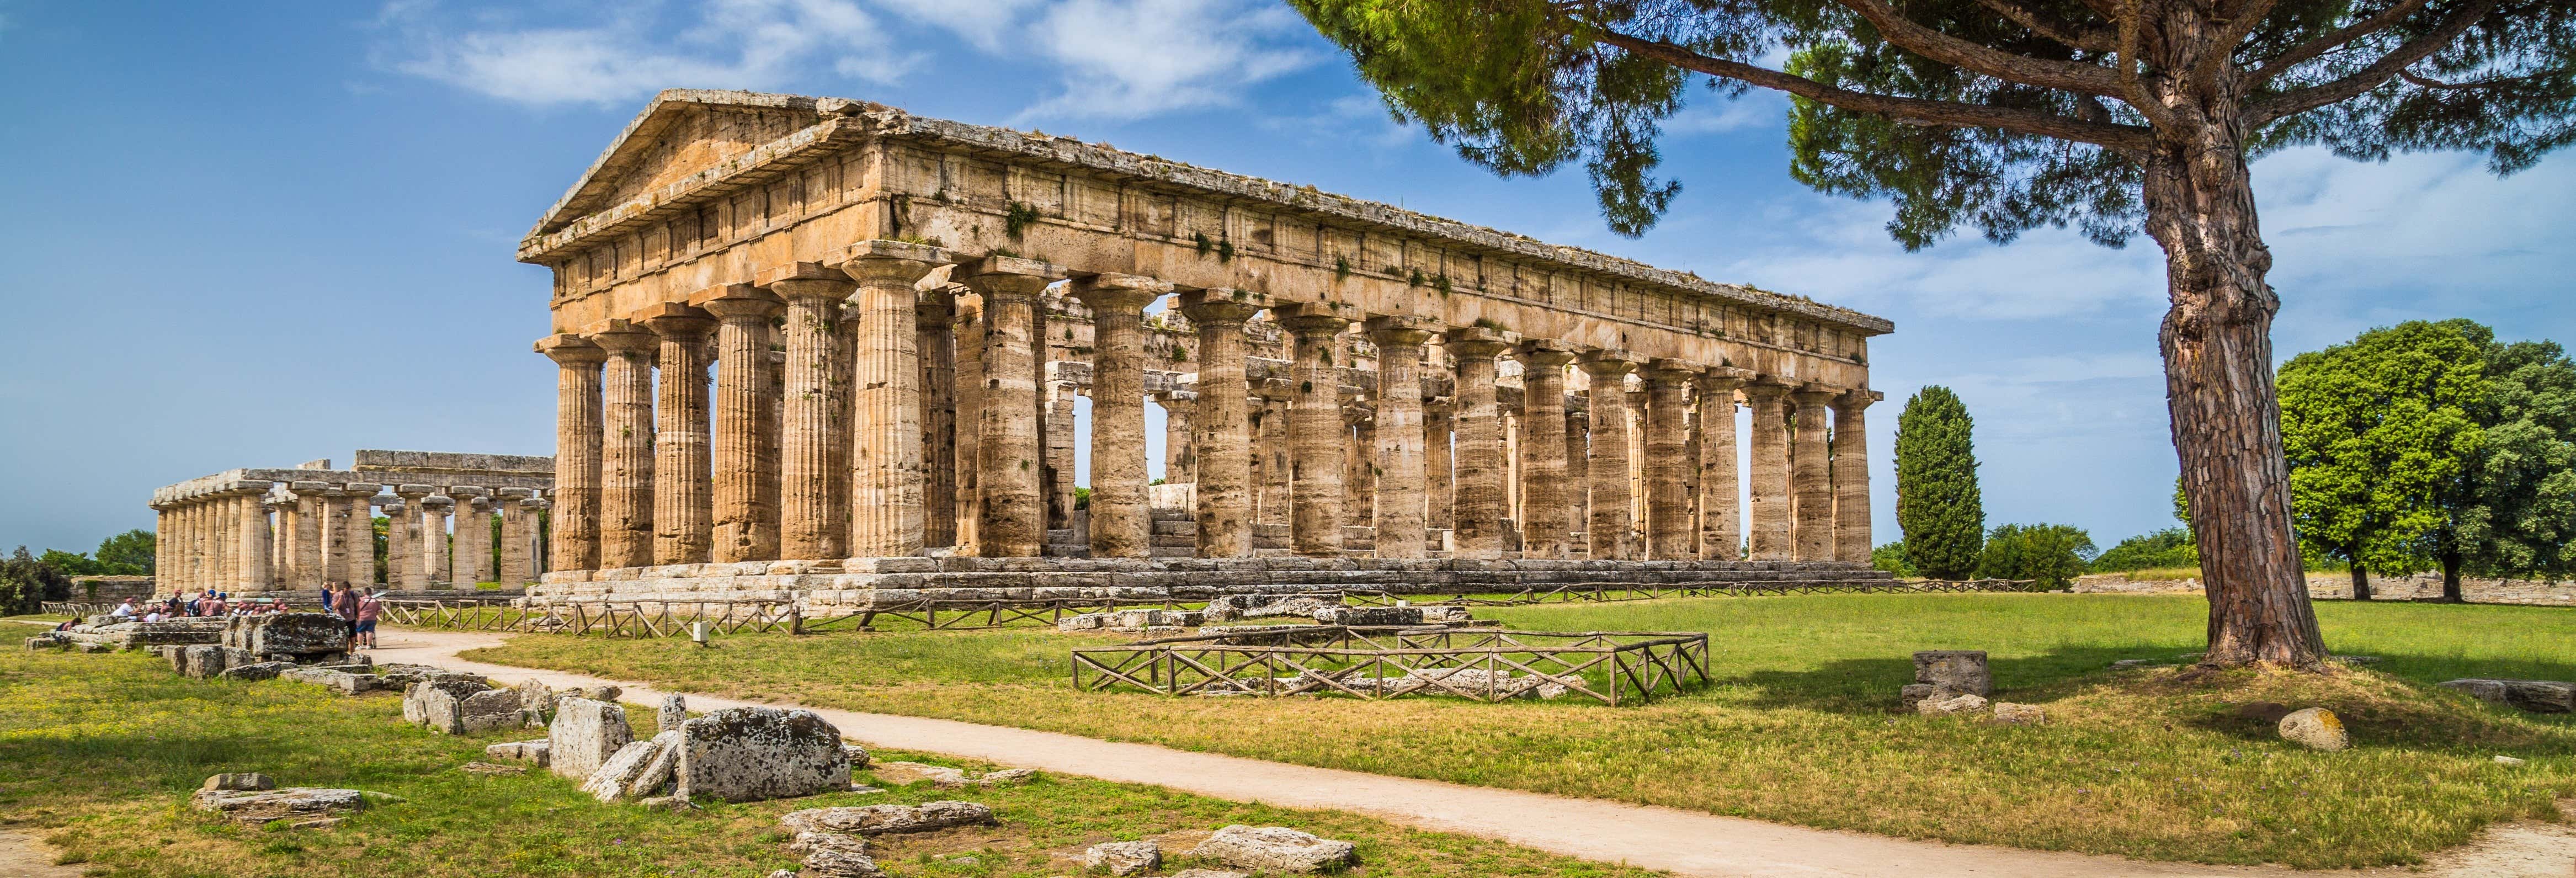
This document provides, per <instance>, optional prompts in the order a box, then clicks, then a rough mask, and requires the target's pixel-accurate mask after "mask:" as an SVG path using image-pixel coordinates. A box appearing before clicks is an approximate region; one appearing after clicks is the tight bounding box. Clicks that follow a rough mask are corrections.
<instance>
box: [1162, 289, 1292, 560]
mask: <svg viewBox="0 0 2576 878" xmlns="http://www.w3.org/2000/svg"><path fill="white" fill-rule="evenodd" d="M1180 301H1181V316H1184V317H1187V318H1189V320H1190V324H1191V325H1192V326H1194V327H1197V329H1198V336H1199V383H1198V393H1199V410H1198V412H1197V413H1196V415H1195V417H1194V418H1193V420H1192V422H1191V428H1192V429H1193V430H1195V431H1196V433H1197V435H1196V436H1194V437H1193V440H1194V441H1193V442H1192V444H1193V445H1195V446H1197V448H1198V487H1197V489H1196V492H1195V493H1196V496H1197V501H1196V503H1197V506H1198V509H1197V518H1198V554H1199V557H1202V558H1240V557H1244V556H1247V555H1250V554H1252V526H1251V525H1252V497H1251V493H1250V491H1251V488H1252V484H1251V481H1252V457H1251V451H1252V435H1251V416H1250V414H1249V412H1248V409H1249V408H1250V403H1251V388H1250V386H1249V385H1247V384H1246V382H1245V376H1244V342H1243V323H1244V321H1246V320H1249V319H1251V318H1252V315H1254V314H1256V313H1259V312H1261V311H1262V310H1263V309H1266V308H1268V307H1270V298H1269V297H1268V296H1265V295H1262V294H1260V293H1255V292H1252V291H1250V290H1235V289H1209V290H1189V291H1186V292H1183V293H1182V294H1181V300H1180Z"/></svg>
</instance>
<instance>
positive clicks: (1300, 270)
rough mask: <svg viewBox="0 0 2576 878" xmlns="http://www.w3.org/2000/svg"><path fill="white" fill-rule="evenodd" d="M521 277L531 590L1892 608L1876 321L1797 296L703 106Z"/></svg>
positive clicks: (1176, 183) (990, 134) (1002, 151)
mask: <svg viewBox="0 0 2576 878" xmlns="http://www.w3.org/2000/svg"><path fill="white" fill-rule="evenodd" d="M519 258H520V260H521V261H524V262H530V263H535V264H540V265H544V266H547V267H548V268H550V269H552V271H553V274H554V289H553V296H552V301H551V302H550V306H551V308H552V311H553V334H551V335H549V336H547V337H545V338H543V339H541V340H539V341H538V342H537V344H536V349H537V350H538V352H540V353H542V354H544V355H546V356H547V357H549V358H551V359H552V360H553V361H554V362H555V363H556V364H557V365H558V384H557V387H558V392H559V396H558V410H557V424H558V430H559V432H558V437H557V441H558V446H557V457H556V459H557V461H558V462H559V466H558V467H557V471H556V488H555V490H554V491H553V492H552V496H553V499H554V513H553V515H554V517H553V532H552V533H553V539H552V542H551V545H550V547H549V548H550V552H551V556H552V557H551V561H550V567H551V568H552V570H553V572H550V573H548V574H546V575H545V577H544V584H542V585H540V586H538V587H537V588H536V589H533V590H532V591H531V594H532V595H533V596H539V597H545V596H554V597H579V596H601V595H633V596H646V595H668V594H699V595H703V594H706V593H710V592H719V593H744V592H759V593H764V594H772V595H792V596H794V597H796V598H797V599H800V600H806V601H808V602H810V603H814V604H819V605H835V604H850V603H862V602H866V601H869V600H873V599H875V598H874V597H872V595H873V594H874V593H875V592H877V591H880V590H889V589H893V590H904V589H923V588H936V587H941V586H970V585H990V586H996V587H1004V586H1007V587H1011V588H1020V589H1023V590H1026V589H1029V588H1036V589H1041V590H1043V589H1046V588H1087V587H1120V588H1123V587H1138V588H1152V587H1165V586H1173V585H1180V584H1198V585H1212V586H1219V587H1233V586H1241V587H1283V588H1284V587H1290V586H1296V585H1301V584H1318V583H1325V582H1336V581H1338V582H1354V581H1367V582H1375V583H1381V584H1392V585H1405V584H1411V583H1417V582H1433V581H1437V582H1446V583H1454V584H1458V585H1459V586H1460V587H1462V588H1463V587H1467V586H1470V585H1472V586H1475V587H1478V588H1483V587H1488V586H1494V585H1504V584H1510V583H1513V582H1527V581H1533V580H1531V579H1530V578H1529V577H1530V576H1534V575H1538V573H1539V572H1544V573H1545V575H1547V576H1556V577H1559V580H1558V581H1562V577H1564V576H1575V575H1589V576H1596V577H1610V578H1613V579H1617V578H1625V579H1626V581H1655V582H1684V581H1692V582H1696V581H1710V582H1717V581H1727V580H1730V579H1742V578H1765V577H1773V578H1777V577H1793V576H1795V577H1808V578H1819V577H1821V578H1828V579H1832V578H1841V579H1869V578H1874V577H1877V576H1879V574H1876V573H1873V572H1870V571H1868V570H1867V569H1866V568H1867V563H1868V556H1869V549H1870V518H1869V468H1868V462H1867V461H1868V450H1867V447H1866V436H1867V431H1866V430H1865V429H1864V427H1863V425H1862V418H1863V412H1864V410H1865V409H1867V407H1868V406H1869V405H1870V403H1871V402H1873V401H1875V400H1877V399H1879V398H1880V397H1879V395H1878V394H1877V393H1875V392H1873V391H1871V390H1870V389H1869V366H1868V340H1869V338H1870V337H1871V336H1874V335H1881V334H1885V333H1887V332H1889V331H1891V330H1892V329H1893V327H1892V325H1891V324H1890V323H1889V322H1888V321H1886V320H1884V319H1881V318H1878V317H1872V316H1869V315H1866V314H1861V313H1858V312H1854V311H1850V310H1847V309H1843V308H1837V307H1833V306H1829V305H1823V304H1819V303H1816V302H1813V301H1810V300H1807V299H1804V298H1800V297H1797V296H1791V295H1783V294H1779V293H1773V292H1768V291H1763V290H1758V289H1753V288H1749V287H1743V286H1736V285H1729V284H1721V283H1714V282H1710V281H1706V280H1702V279H1700V278H1699V277H1697V276H1695V275H1691V274H1687V273H1681V272H1673V271H1665V270H1661V269H1656V268H1653V267H1650V266H1646V265H1643V264H1639V263H1636V262H1631V261H1627V260H1623V259H1618V258H1614V257H1609V256H1604V255H1601V254H1598V253H1593V252H1589V251H1585V250H1579V249H1575V248H1570V247H1560V246H1555V245H1550V244H1547V243H1544V242H1540V241H1536V240H1533V239H1530V238H1526V237H1522V236H1518V235H1513V234H1509V233H1505V232H1499V231H1495V230H1492V229H1486V228H1480V227H1476V226H1470V225H1466V224H1462V223H1457V222H1452V221H1449V220H1444V219H1439V218H1436V217H1430V216H1425V215H1422V214H1418V213H1413V212H1409V211H1405V210H1402V209H1399V208H1395V207H1390V206H1388V205H1384V204H1377V203H1373V202H1366V201H1360V200H1356V199H1351V198H1345V197H1342V196H1337V195H1332V194H1328V193H1324V192H1319V191H1316V190H1315V189H1313V188H1310V187H1299V186H1291V185H1287V184H1282V183H1275V182H1271V181H1267V180H1260V179H1255V178H1251V177H1244V176H1239V175H1235V174H1228V173H1224V172H1220V171H1214V170H1209V169H1205V168H1198V167H1192V166H1189V165H1184V164H1180V163H1177V162H1172V161H1169V160H1165V159H1161V158H1158V157H1154V156H1146V155H1138V154H1134V153H1129V152H1122V151H1119V150H1117V149H1114V148H1112V147H1110V146H1108V145H1106V144H1086V143H1081V142H1078V141H1075V140H1072V139H1069V138H1063V137H1054V136H1048V135H1042V134H1033V133H1023V132H1019V131H1011V130H1005V129H1000V128H990V127H984V126H978V125H969V124H964V123H958V122H949V121H943V120H938V119H928V118H922V117H918V116H913V115H910V114H907V113H905V112H903V111H901V110H898V109H895V108H892V107H887V106H882V105H878V104H871V103H865V102H860V101H851V100H843V99H837V98H809V97H797V96H789V95H772V94H753V93H746V92H722V91H667V92H664V93H662V94H661V95H660V96H659V97H657V98H655V99H654V101H653V102H652V104H651V105H650V106H648V107H646V108H645V110H644V112H643V114H642V115H640V116H638V117H637V118H636V119H635V120H634V122H633V123H631V124H630V125H629V126H628V127H627V129H626V130H625V132H624V133H622V134H621V135H620V136H619V137H618V138H617V140H616V142H615V143H613V144H612V145H611V146H610V147H609V148H608V150H607V151H606V152H605V153H604V154H603V155H602V156H601V157H600V158H599V160H598V161H597V162H596V163H594V164H593V165H592V166H591V168H590V169H589V170H588V172H587V173H585V174H584V175H583V176H582V178H581V180H580V181H579V182H578V183H576V184H575V185H574V186H573V187H572V189H571V191H570V192H568V193H567V194H566V195H565V196H564V197H563V198H562V199H561V200H560V201H558V202H557V203H556V204H555V205H554V207H553V208H552V209H550V210H549V211H548V212H547V214H546V216H545V218H544V219H543V220H541V221H540V222H539V223H538V224H537V226H536V228H535V229H534V230H533V231H532V232H530V234H529V235H528V237H527V238H526V239H524V240H523V241H522V242H521V244H520V247H519ZM711 376H712V377H711ZM1075 394H1081V395H1085V396H1088V397H1089V398H1090V400H1091V417H1090V418H1089V431H1088V433H1089V435H1087V436H1078V435H1076V433H1077V432H1078V425H1077V423H1076V421H1075V419H1074V417H1073V412H1074V408H1073V403H1072V399H1073V396H1074V395H1075ZM1149 401H1150V402H1153V403H1155V404H1157V405H1159V406H1161V407H1162V408H1163V410H1164V411H1165V414H1166V415H1167V423H1168V424H1169V425H1170V432H1169V434H1168V435H1169V437H1170V441H1169V442H1168V443H1167V448H1166V459H1165V466H1164V472H1165V483H1164V484H1158V485H1151V486H1149V485H1148V467H1147V461H1146V447H1147V446H1146V436H1145V430H1146V418H1145V405H1146V404H1147V403H1148V402H1149ZM1738 406H1744V407H1748V408H1750V410H1751V416H1750V430H1749V432H1740V428H1739V419H1738V413H1737V408H1738ZM1829 437H1830V438H1829ZM1076 443H1088V447H1089V449H1090V453H1091V473H1090V484H1089V486H1088V487H1089V489H1090V494H1089V503H1088V508H1087V509H1079V510H1078V509H1075V508H1074V506H1075V504H1074V502H1073V497H1074V494H1075V491H1074V487H1073V485H1072V481H1073V478H1072V469H1073V453H1072V452H1073V449H1074V448H1075V446H1076ZM1739 443H1743V444H1746V445H1749V450H1750V460H1751V461H1752V463H1751V467H1750V471H1749V472H1743V473H1739V472H1738V467H1737V460H1738V448H1739ZM1745 487H1749V497H1750V502H1749V503H1746V504H1739V502H1738V497H1739V494H1740V489H1741V488H1745ZM1740 505H1741V507H1742V508H1739V506H1740ZM1176 556H1178V557H1176ZM1003 559H1037V560H1031V561H1009V560H1003ZM1032 574H1037V575H1035V576H1033V575H1032ZM979 577H981V578H979ZM1337 577H1338V578H1337Z"/></svg>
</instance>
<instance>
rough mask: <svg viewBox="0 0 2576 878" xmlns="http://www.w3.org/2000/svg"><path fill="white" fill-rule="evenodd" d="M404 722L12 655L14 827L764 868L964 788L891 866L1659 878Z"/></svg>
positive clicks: (201, 864) (281, 852) (93, 835)
mask: <svg viewBox="0 0 2576 878" xmlns="http://www.w3.org/2000/svg"><path fill="white" fill-rule="evenodd" d="M628 715H629V717H630V719H631V720H634V721H638V722H639V724H640V725H641V726H643V727H642V728H639V729H637V732H638V734H639V736H640V735H643V734H649V733H650V732H651V731H652V730H651V728H650V726H651V724H652V722H653V716H652V712H651V711H649V710H647V711H629V713H628ZM400 716H401V703H400V700H399V699H398V698H397V697H395V696H393V695H391V694H376V695H370V696H365V697H360V698H342V697H338V696H333V695H327V694H324V690H323V689H321V688H320V687H317V686H308V685H303V684H298V683H289V682H283V681H273V682H266V683H240V682H233V681H204V680H187V679H182V678H178V677H176V676H173V675H172V674H170V672H169V670H168V668H167V666H166V665H165V664H163V663H162V662H161V661H160V660H159V659H156V658H151V657H148V656H143V655H135V654H119V655H80V654H62V653H20V652H14V651H13V652H9V653H5V654H0V824H10V825H21V826H33V827H37V828H39V829H40V830H42V831H44V832H45V833H46V834H47V835H48V836H49V837H50V839H51V840H52V841H53V842H54V843H55V844H57V845H58V846H60V847H61V848H62V849H63V850H64V852H65V853H64V861H65V862H68V863H73V864H79V865H81V866H82V867H83V868H84V870H85V871H86V873H87V874H92V875H113V876H205V875H259V876H291V878H303V876H317V878H318V876H345V875H357V874H364V875H369V876H378V878H392V876H436V878H446V876H522V875H580V876H602V875H607V876H667V875H763V874H767V873H768V872H769V870H771V869H776V868H782V867H792V866H793V865H794V858H793V857H791V856H789V855H787V854H786V853H785V852H784V849H783V847H782V846H781V845H782V843H783V842H784V841H786V836H785V834H784V833H783V832H782V831H781V830H780V828H779V826H778V822H777V817H778V815H779V814H783V813H785V812H787V811H791V810H795V809H799V808H809V807H819V806H824V805H861V804H878V803H883V802H904V803H916V802H921V801H928V800H931V799H943V798H954V799H966V800H970V801H978V802H983V803H985V804H988V805H991V806H992V807H993V809H994V811H995V812H996V814H997V815H998V816H999V817H1000V818H1001V821H1002V823H1001V825H1000V826H997V827H979V828H964V829H956V830H949V831H945V832H938V833H929V834H924V835H920V836H909V837H902V838H896V839H887V840H885V843H883V844H880V845H879V846H878V850H879V862H880V864H882V865H884V866H885V867H886V868H887V870H888V871H889V872H891V873H893V874H895V875H899V876H1041V875H1063V874H1069V873H1075V872H1079V871H1081V870H1080V862H1079V860H1078V857H1079V855H1080V853H1081V851H1082V849H1083V848H1084V847H1086V846H1088V845H1090V844H1093V843H1097V842H1101V841H1110V840H1123V839H1135V838H1141V837H1156V836H1161V837H1163V838H1165V839H1166V840H1167V842H1177V843H1178V844H1173V843H1167V844H1166V849H1167V850H1185V849H1186V847H1185V845H1186V844H1188V843H1191V842H1193V841H1194V838H1192V836H1193V835H1194V834H1195V835H1204V833H1205V831H1207V830H1212V829H1215V828H1217V827H1220V826H1223V825H1226V824H1228V823H1250V824H1254V825H1285V826H1294V827H1298V828H1301V829H1305V830H1308V831H1311V832H1315V833H1317V834H1320V835H1324V836H1327V837H1333V838H1341V839H1345V840H1349V841H1351V842H1354V843H1356V844H1357V845H1358V846H1359V849H1360V853H1361V857H1362V860H1363V866H1362V868H1363V869H1364V870H1365V871H1366V873H1367V874H1369V875H1372V876H1376V875H1406V876H1460V878H1465V876H1483V875H1552V876H1583V878H1593V876H1599V878H1635V876H1644V875H1647V874H1651V873H1648V872H1645V871H1643V870H1636V869H1627V868H1622V867H1616V866H1607V865H1601V864H1594V863H1586V862H1582V861H1577V860H1572V859H1568V858H1564V857H1557V856H1553V855H1548V854H1543V853H1539V852H1536V851H1531V850H1528V849H1526V848H1518V847H1513V846H1510V845H1504V844H1496V843H1494V842H1491V841H1486V840H1483V839H1477V838H1469V837H1465V836H1457V835H1446V834H1440V833H1429V832H1420V831H1415V830H1410V829H1405V828H1401V827H1395V826H1391V825H1388V824H1386V823H1384V822H1382V821H1378V820H1374V819H1370V818H1365V817H1359V816H1355V815H1351V814H1346V813H1338V812H1317V811H1296V810H1289V809H1282V808H1272V807H1267V806H1261V805H1248V804H1238V803H1233V802H1226V801H1220V800H1215V799H1207V798H1202V797H1198V796H1191V795H1185V794H1180V793H1175V792H1172V791H1169V790H1164V789H1160V788H1155V787H1145V786H1134V785H1122V784H1111V783H1105V782H1100V781H1090V780H1080V779H1069V778H1051V777H1043V776H1042V777H1040V778H1039V779H1038V780H1037V781H1035V782H1033V783H1030V784H1027V785H1024V786H1016V787H1007V788H1000V789H990V790H985V789H969V790H934V789H933V788H931V787H930V786H928V785H926V784H924V785H916V786H914V787H908V788H895V789H892V790H890V791H888V792H885V793H878V794H865V795H858V794H836V795H827V796H816V797H811V798H806V799H796V800H790V801H777V802H762V803H752V804H743V805H726V804H710V805H708V806H707V807H705V808H703V809H702V810H698V811H694V812H690V813H685V814H672V813H668V812H662V811H655V810H649V809H645V808H641V807H637V806H634V805H603V804H599V803H597V802H595V801H593V800H591V799H590V797H588V796H586V795H583V794H581V793H580V792H579V791H578V790H576V789H575V788H574V787H575V784H574V783H573V782H572V781H569V780H564V779H560V778H556V777H554V776H552V775H550V774H545V773H543V772H535V773H531V774H527V775H520V776H495V777H483V776H477V775H469V774H465V773H462V772H460V771H458V770H457V767H458V766H460V765H462V764H464V763H466V762H468V761H471V760H475V759H480V758H481V757H482V748H483V745H484V744H486V743H490V742H493V741H500V740H516V739H519V738H524V737H529V736H532V735H536V734H540V733H537V732H533V731H509V732H501V733H495V734H491V735H484V736H477V737H448V736H443V735H433V734H430V733H428V732H426V731H422V730H420V729H416V728H413V727H411V726H408V725H404V724H402V723H401V722H400ZM878 758H880V759H886V758H915V759H924V758H925V757H918V756H907V755H906V754H878ZM930 761H936V760H930ZM949 764H954V763H949ZM967 767H978V766H967ZM229 771H263V772H267V773H269V774H270V775H272V776H273V777H275V778H277V779H278V781H279V783H281V784H283V785H291V786H344V787H353V788H357V789H364V790H371V791H377V792H384V793H391V794H394V795H397V796H401V797H403V798H404V799H406V800H407V801H404V802H401V803H398V804H390V805H382V806H378V807H375V808H372V809H370V810H368V811H366V812H364V813H361V814H359V815H357V816H355V817H353V818H351V819H350V820H348V821H347V822H346V823H344V824H342V825H341V826H339V827H337V828H334V829H329V830H285V831H270V830H265V829H251V828H241V827H237V826H234V825H232V824H230V823H227V822H225V821H223V820H220V819H217V818H212V817H209V816H206V815H203V814H201V813H199V812H196V811H194V810H191V809H189V808H187V807H186V806H185V804H184V802H185V800H186V798H187V795H188V793H189V792H190V791H192V790H194V789H195V788H196V787H197V785H198V784H199V783H200V782H201V781H203V780H204V779H205V777H206V776H207V775H209V774H214V773H218V772H229ZM861 779H862V780H865V779H867V776H866V774H865V773H864V772H862V776H861ZM1068 854H1070V855H1072V856H1074V857H1076V858H1077V859H1074V860H1067V859H1065V858H1064V857H1065V855H1068ZM960 857H971V858H972V859H973V862H972V863H968V862H966V861H964V860H962V859H959V858H960Z"/></svg>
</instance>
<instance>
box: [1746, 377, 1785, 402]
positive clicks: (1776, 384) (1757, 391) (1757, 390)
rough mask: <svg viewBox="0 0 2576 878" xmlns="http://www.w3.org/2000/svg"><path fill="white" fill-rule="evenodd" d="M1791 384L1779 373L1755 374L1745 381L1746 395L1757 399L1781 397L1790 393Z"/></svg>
mask: <svg viewBox="0 0 2576 878" xmlns="http://www.w3.org/2000/svg"><path fill="white" fill-rule="evenodd" d="M1789 389H1790V384H1789V382H1787V381H1784V380H1781V378H1780V376H1778V375H1755V376H1753V379H1752V380H1750V381H1746V382H1744V395H1745V396H1746V397H1748V398H1755V399H1779V398H1781V397H1784V396H1787V395H1789Z"/></svg>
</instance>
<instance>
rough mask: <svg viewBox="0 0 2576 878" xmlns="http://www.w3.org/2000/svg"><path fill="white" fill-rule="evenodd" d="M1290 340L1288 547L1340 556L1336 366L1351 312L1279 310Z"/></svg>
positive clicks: (1314, 307)
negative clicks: (1337, 350) (1291, 393)
mask: <svg viewBox="0 0 2576 878" xmlns="http://www.w3.org/2000/svg"><path fill="white" fill-rule="evenodd" d="M1281 309H1282V310H1283V311H1285V312H1288V313H1284V314H1282V315H1281V316H1280V325H1281V326H1282V327H1283V328H1285V329H1287V330H1288V332H1289V335H1290V338H1291V341H1290V355H1289V356H1290V361H1289V362H1290V365H1289V374H1288V380H1289V382H1290V383H1291V385H1292V392H1293V394H1294V395H1292V396H1291V397H1290V398H1289V402H1288V406H1289V408H1288V444H1289V449H1290V452H1291V453H1290V455H1289V459H1288V494H1289V498H1288V503H1289V516H1288V518H1289V520H1288V545H1289V548H1290V550H1292V551H1294V552H1296V553H1297V554H1300V555H1312V556H1320V557H1328V558H1329V557H1335V556H1339V555H1340V554H1341V553H1342V469H1343V466H1342V435H1343V432H1344V427H1343V424H1342V397H1341V390H1342V387H1341V384H1342V378H1341V367H1340V366H1339V365H1337V364H1335V363H1334V362H1333V352H1334V350H1335V349H1337V348H1338V347H1339V346H1340V339H1341V334H1342V333H1343V332H1346V331H1348V330H1349V329H1350V327H1351V318H1350V312H1349V311H1347V310H1344V309H1336V308H1334V307H1332V306H1330V305H1322V304H1311V303H1298V304H1296V305H1294V306H1287V305H1283V306H1281Z"/></svg>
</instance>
